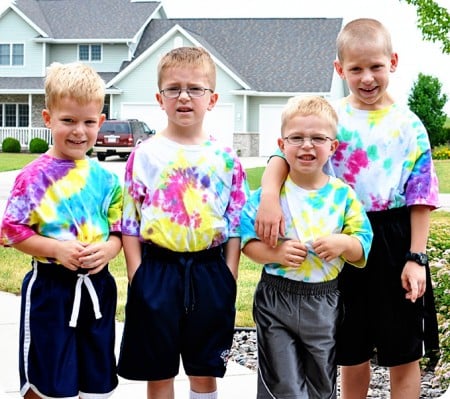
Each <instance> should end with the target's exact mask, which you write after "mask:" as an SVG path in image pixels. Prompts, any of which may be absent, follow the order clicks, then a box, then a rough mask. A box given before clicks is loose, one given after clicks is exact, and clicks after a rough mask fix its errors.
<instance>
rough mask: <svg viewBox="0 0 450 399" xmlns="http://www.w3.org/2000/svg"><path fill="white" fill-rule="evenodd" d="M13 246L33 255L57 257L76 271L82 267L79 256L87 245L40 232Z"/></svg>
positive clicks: (65, 265) (64, 264) (68, 267)
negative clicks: (50, 236) (61, 239)
mask: <svg viewBox="0 0 450 399" xmlns="http://www.w3.org/2000/svg"><path fill="white" fill-rule="evenodd" d="M11 246H12V247H13V248H15V249H17V250H19V251H21V252H24V253H26V254H28V255H31V256H37V257H43V258H53V259H57V260H58V261H59V262H60V263H61V264H62V265H63V266H64V267H66V268H67V269H69V270H74V271H75V270H77V269H78V268H79V267H81V262H80V259H79V258H80V254H81V253H82V251H83V249H84V247H85V246H84V245H83V244H82V243H81V242H79V241H76V240H70V241H59V240H55V239H53V238H49V237H44V236H41V235H38V234H35V235H32V236H31V237H28V238H26V239H25V240H23V241H20V242H18V243H15V244H12V245H11Z"/></svg>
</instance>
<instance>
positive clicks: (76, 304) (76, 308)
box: [69, 274, 102, 327]
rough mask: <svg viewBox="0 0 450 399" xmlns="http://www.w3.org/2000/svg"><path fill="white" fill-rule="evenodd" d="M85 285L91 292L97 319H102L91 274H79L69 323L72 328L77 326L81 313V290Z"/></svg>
mask: <svg viewBox="0 0 450 399" xmlns="http://www.w3.org/2000/svg"><path fill="white" fill-rule="evenodd" d="M83 283H84V285H85V286H86V288H87V290H88V292H89V296H90V297H91V301H92V305H93V308H94V314H95V318H96V319H100V318H101V317H102V314H101V312H100V304H99V301H98V296H97V292H96V291H95V288H94V285H93V284H92V281H91V279H90V278H89V274H78V280H77V283H76V285H75V297H74V299H73V307H72V315H71V317H70V322H69V326H70V327H76V326H77V320H78V315H79V313H80V303H81V288H82V287H81V286H82V285H83Z"/></svg>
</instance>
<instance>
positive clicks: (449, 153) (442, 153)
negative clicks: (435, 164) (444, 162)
mask: <svg viewBox="0 0 450 399" xmlns="http://www.w3.org/2000/svg"><path fill="white" fill-rule="evenodd" d="M432 155H433V159H450V147H449V146H447V145H440V146H439V147H434V148H433V150H432Z"/></svg>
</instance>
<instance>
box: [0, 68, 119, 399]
mask: <svg viewBox="0 0 450 399" xmlns="http://www.w3.org/2000/svg"><path fill="white" fill-rule="evenodd" d="M104 96H105V88H104V82H103V81H102V79H101V78H100V76H99V75H98V74H97V72H95V70H93V69H92V68H91V67H89V66H86V65H83V64H81V63H71V64H65V65H63V64H59V63H54V64H52V65H51V66H50V67H49V68H48V71H47V76H46V79H45V103H46V108H45V109H44V110H43V111H42V116H43V119H44V122H45V125H46V126H47V127H48V128H49V129H51V133H52V137H53V146H52V147H51V148H50V149H49V150H48V151H47V153H45V154H43V155H41V156H40V157H39V158H37V159H36V160H34V161H33V162H31V163H30V164H28V165H27V166H25V167H24V168H23V170H22V171H21V172H20V173H19V175H18V176H17V178H16V181H15V183H14V186H13V189H12V192H11V195H10V197H9V199H8V203H7V206H6V209H5V214H4V217H3V221H2V225H1V240H2V244H3V245H4V246H12V247H14V248H16V249H18V250H19V251H22V252H24V253H27V254H29V255H31V256H32V258H33V260H32V270H31V271H30V272H29V273H27V275H26V276H25V278H24V281H23V286H22V305H21V317H20V345H19V348H20V359H19V367H20V383H21V391H20V392H21V395H22V396H24V397H25V398H39V397H45V398H62V397H64V398H75V397H81V398H88V397H94V396H95V397H105V398H106V397H109V396H110V395H111V394H112V392H113V390H114V389H115V388H116V386H117V376H116V360H115V355H114V344H115V311H116V298H117V292H116V284H115V281H114V278H113V276H112V275H111V274H110V273H109V271H108V267H107V264H108V262H109V261H110V260H111V259H113V258H114V257H115V256H116V255H117V254H118V252H119V251H120V249H121V240H120V230H121V224H120V222H121V210H122V189H121V186H120V183H119V179H118V177H117V176H116V175H114V174H112V173H110V172H108V171H107V170H105V169H103V168H102V167H101V166H100V164H99V163H98V162H97V161H95V160H90V159H89V158H87V157H86V152H87V151H88V150H89V149H90V148H91V147H92V146H93V145H94V143H95V141H96V139H97V132H98V130H99V129H100V126H101V125H102V123H103V121H104V119H105V115H104V114H102V109H103V102H104Z"/></svg>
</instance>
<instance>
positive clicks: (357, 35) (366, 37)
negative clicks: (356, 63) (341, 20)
mask: <svg viewBox="0 0 450 399" xmlns="http://www.w3.org/2000/svg"><path fill="white" fill-rule="evenodd" d="M366 43H372V44H373V43H376V44H378V43H380V44H381V46H382V48H383V51H384V53H385V54H386V55H387V56H391V54H392V51H393V50H392V41H391V34H390V33H389V31H388V30H387V29H386V27H385V26H384V25H383V24H382V23H381V22H380V21H377V20H376V19H371V18H359V19H355V20H353V21H350V22H349V23H348V24H347V25H345V26H344V28H343V29H342V30H341V32H340V33H339V35H338V37H337V39H336V47H337V56H338V59H339V61H341V62H342V61H343V59H344V53H345V50H346V49H347V48H349V47H351V46H355V45H360V44H363V45H364V44H366Z"/></svg>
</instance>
